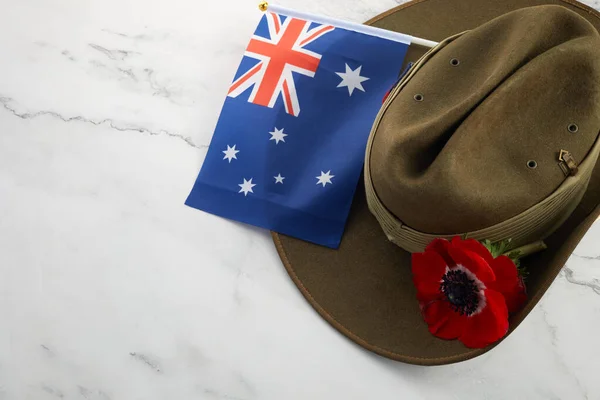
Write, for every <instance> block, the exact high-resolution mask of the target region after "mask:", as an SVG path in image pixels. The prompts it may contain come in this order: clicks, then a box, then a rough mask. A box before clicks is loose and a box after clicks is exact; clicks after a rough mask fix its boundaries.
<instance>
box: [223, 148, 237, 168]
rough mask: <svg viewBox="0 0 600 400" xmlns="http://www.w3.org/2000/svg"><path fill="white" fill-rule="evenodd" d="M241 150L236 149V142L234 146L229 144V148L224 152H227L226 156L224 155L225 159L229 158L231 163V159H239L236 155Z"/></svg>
mask: <svg viewBox="0 0 600 400" xmlns="http://www.w3.org/2000/svg"><path fill="white" fill-rule="evenodd" d="M239 152H240V151H239V150H236V149H235V144H234V145H233V147H229V145H227V150H223V153H224V154H225V157H223V160H229V163H231V160H232V159H233V158H235V159H236V160H237V157H236V156H235V155H236V154H237V153H239Z"/></svg>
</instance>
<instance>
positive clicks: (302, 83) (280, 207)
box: [186, 12, 408, 248]
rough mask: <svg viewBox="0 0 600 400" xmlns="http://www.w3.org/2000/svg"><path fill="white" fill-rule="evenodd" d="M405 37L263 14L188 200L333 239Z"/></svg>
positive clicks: (316, 239)
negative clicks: (395, 39)
mask: <svg viewBox="0 0 600 400" xmlns="http://www.w3.org/2000/svg"><path fill="white" fill-rule="evenodd" d="M407 48H408V43H405V42H399V41H394V40H390V39H385V38H382V37H379V36H374V35H368V34H364V33H359V32H356V31H353V30H349V29H344V28H340V27H338V26H334V25H327V24H318V23H315V22H311V21H307V20H305V19H300V18H295V17H288V16H285V15H281V14H276V13H271V12H269V13H265V14H264V15H263V17H262V19H261V20H260V22H259V24H258V26H257V29H256V31H255V33H254V35H253V36H252V38H251V39H250V41H249V43H248V46H247V49H246V51H245V53H244V57H243V59H242V60H241V63H240V65H239V68H238V70H237V73H236V75H235V77H234V79H233V81H232V83H231V86H230V88H229V91H228V93H227V97H226V99H225V102H224V105H223V108H222V110H221V114H220V116H219V120H218V122H217V126H216V129H215V132H214V134H213V138H212V141H211V143H210V147H209V149H208V153H207V155H206V159H205V160H204V163H203V165H202V168H201V170H200V173H199V174H198V177H197V179H196V182H195V183H194V186H193V188H192V191H191V193H190V194H189V196H188V198H187V200H186V205H188V206H190V207H194V208H197V209H199V210H203V211H205V212H208V213H211V214H215V215H218V216H221V217H224V218H228V219H232V220H236V221H240V222H244V223H247V224H251V225H254V226H258V227H262V228H266V229H270V230H273V231H276V232H279V233H282V234H285V235H289V236H293V237H296V238H299V239H302V240H306V241H309V242H313V243H317V244H320V245H323V246H327V247H331V248H337V247H338V246H339V243H340V241H341V237H342V235H343V232H344V227H345V224H346V220H347V217H348V213H349V210H350V206H351V203H352V198H353V196H354V192H355V189H356V186H357V183H358V179H359V177H360V174H361V171H362V168H363V161H364V152H365V147H366V142H367V139H368V135H369V132H370V130H371V126H372V124H373V121H374V119H375V116H376V114H377V112H378V111H379V108H380V107H381V104H382V99H383V97H384V95H385V93H386V92H387V91H388V90H389V89H390V88H391V86H392V85H393V84H394V83H395V82H396V80H397V79H398V73H399V71H400V68H401V66H402V63H403V60H404V56H405V54H406V50H407Z"/></svg>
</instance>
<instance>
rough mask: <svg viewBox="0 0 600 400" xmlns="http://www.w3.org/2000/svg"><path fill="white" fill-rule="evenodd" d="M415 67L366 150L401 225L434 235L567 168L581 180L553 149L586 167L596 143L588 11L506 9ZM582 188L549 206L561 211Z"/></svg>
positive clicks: (523, 203) (552, 188)
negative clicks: (583, 14)
mask: <svg viewBox="0 0 600 400" xmlns="http://www.w3.org/2000/svg"><path fill="white" fill-rule="evenodd" d="M419 68H420V69H419V70H417V71H416V72H415V73H414V75H413V76H412V77H411V78H410V80H409V81H407V82H406V84H405V86H404V87H402V89H401V90H399V91H398V92H397V93H396V95H395V96H394V97H393V98H392V99H390V101H389V104H388V106H387V108H385V110H382V115H381V117H380V120H379V124H378V125H377V126H376V127H374V130H373V132H372V138H371V141H372V147H371V148H370V153H369V154H368V155H367V157H368V160H369V164H370V165H369V168H370V179H371V180H372V186H373V189H374V192H375V193H376V195H377V197H378V200H379V201H380V202H381V203H382V204H383V205H384V207H385V208H386V209H387V210H388V211H389V212H390V213H391V214H393V215H394V216H395V217H396V218H397V219H398V220H399V221H400V222H401V224H402V225H403V226H407V227H410V228H411V229H413V230H415V231H418V232H424V233H426V234H430V235H436V234H439V235H452V234H463V233H467V232H474V231H478V230H484V229H486V228H488V227H492V226H495V225H497V224H502V223H503V222H504V221H507V220H509V219H511V218H513V217H515V216H517V215H519V214H521V213H524V212H527V210H529V209H531V208H532V207H535V206H536V204H539V203H541V202H542V201H543V200H544V199H547V198H548V197H549V196H552V195H553V194H555V193H556V191H557V190H559V188H563V187H565V182H566V180H567V179H572V180H579V181H580V182H579V183H578V185H579V186H580V187H584V186H585V185H586V184H587V180H589V174H587V175H586V174H575V175H573V176H571V175H569V174H566V173H565V170H564V166H563V168H561V165H560V161H559V159H558V157H559V154H561V150H563V151H567V152H569V153H570V154H571V155H572V159H573V160H575V161H576V162H578V163H579V164H581V163H587V164H592V167H591V168H592V169H593V164H595V162H596V158H597V156H598V152H599V151H600V146H598V145H597V142H598V134H599V132H600V36H599V35H598V32H597V31H596V29H595V28H594V27H593V26H592V25H591V24H590V23H589V22H588V21H587V20H585V19H584V18H583V17H581V16H579V15H578V14H577V13H575V12H573V11H570V10H568V9H566V8H564V7H561V6H536V7H529V8H524V9H520V10H517V11H513V12H511V13H508V14H505V15H503V16H500V17H498V18H495V19H493V20H491V21H490V22H488V23H486V24H484V25H481V26H480V27H478V28H476V29H474V30H472V31H468V32H466V33H465V34H463V35H460V36H458V37H457V38H455V39H453V40H452V41H451V42H450V43H448V44H447V45H445V46H443V47H442V48H440V49H439V51H437V52H436V53H435V54H433V55H432V56H431V58H430V59H428V60H427V61H426V62H424V63H423V64H422V65H421V66H420V67H419ZM416 94H421V95H422V100H421V101H415V98H414V97H415V95H416ZM574 126H575V127H576V129H574V128H573V127H574ZM532 166H534V167H532ZM588 169H589V168H588ZM560 190H562V189H560ZM582 193H583V192H582ZM580 198H581V196H578V195H573V196H571V198H570V200H569V201H570V203H569V204H568V205H565V206H564V207H563V209H561V210H558V211H557V210H550V211H548V212H546V214H549V213H556V212H560V213H562V214H564V216H557V220H558V219H562V220H564V219H565V218H566V217H568V214H570V212H572V209H573V208H574V207H575V206H576V204H574V202H578V200H579V199H580ZM568 207H571V209H566V208H568ZM538 214H539V213H538ZM542 214H543V213H542ZM546 214H544V215H545V216H544V217H543V218H545V219H549V218H550V217H548V215H546ZM555 219H556V218H555ZM380 222H381V221H380ZM530 222H532V223H535V221H530ZM546 222H547V221H546ZM555 222H556V221H555ZM548 223H550V222H548ZM384 225H385V224H383V223H382V226H384ZM554 225H556V224H555V223H554ZM556 228H557V226H552V229H556ZM384 230H385V226H384ZM550 233H552V232H551V229H550V228H548V229H546V231H545V232H544V235H546V236H547V235H549V234H550ZM532 235H533V236H544V235H541V234H540V232H537V233H535V234H532ZM542 238H543V237H539V238H536V237H533V238H532V237H526V238H524V239H527V240H531V239H535V240H539V239H542ZM407 250H414V249H407Z"/></svg>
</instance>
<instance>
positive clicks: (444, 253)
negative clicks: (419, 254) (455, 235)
mask: <svg viewBox="0 0 600 400" xmlns="http://www.w3.org/2000/svg"><path fill="white" fill-rule="evenodd" d="M449 248H450V242H449V241H448V240H446V239H440V238H438V239H434V240H433V241H432V242H431V243H429V244H428V245H427V247H425V252H428V251H432V252H434V253H437V254H439V255H440V256H441V257H442V258H443V259H444V261H446V265H448V267H450V268H452V267H454V261H453V260H452V257H450V254H449V253H448V249H449Z"/></svg>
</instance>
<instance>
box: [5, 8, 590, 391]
mask: <svg viewBox="0 0 600 400" xmlns="http://www.w3.org/2000/svg"><path fill="white" fill-rule="evenodd" d="M401 3H404V1H403V0H371V1H368V2H365V1H359V0H344V1H342V0H331V1H327V2H323V1H321V2H319V1H312V0H311V1H300V0H281V1H280V4H281V5H284V6H288V7H292V8H296V9H299V10H306V11H312V12H316V13H322V14H325V15H329V16H333V17H337V18H341V19H346V20H350V21H356V22H363V21H365V20H367V19H369V18H371V17H373V16H375V15H377V14H378V13H380V12H383V11H385V10H387V9H389V8H391V7H394V6H396V5H398V4H401ZM586 4H589V5H590V6H592V7H595V8H599V7H600V3H599V2H598V1H589V0H588V1H586ZM224 15H225V16H226V17H225V18H223V16H224ZM258 17H259V16H258V14H257V11H256V2H255V1H246V0H232V1H229V2H225V3H223V4H218V5H215V4H212V3H211V4H208V3H203V2H192V1H190V0H171V1H169V2H164V1H158V0H105V1H102V2H92V1H89V0H81V1H71V2H69V1H60V0H51V1H41V0H31V1H13V2H6V4H4V5H3V9H2V13H0V31H1V33H2V35H0V54H2V55H3V56H4V57H3V61H2V62H1V63H0V126H1V127H2V133H1V134H0V270H1V272H2V273H1V275H0V316H1V321H2V329H0V400H13V399H15V400H22V399H23V400H26V399H36V400H37V399H40V400H48V399H50V400H60V399H67V400H68V399H85V400H120V399H126V400H134V399H149V400H150V399H151V400H154V399H156V400H159V399H208V400H254V399H261V400H263V399H273V400H281V399H286V400H288V399H290V400H291V399H365V398H369V399H397V398H406V399H447V398H456V399H461V400H463V399H482V398H486V399H507V398H508V399H528V400H530V399H598V398H600V382H599V381H598V379H597V371H599V370H600V346H599V345H598V344H597V332H599V331H600V318H598V316H600V273H599V272H598V271H600V248H598V242H599V240H600V223H596V224H595V225H594V226H593V227H592V228H591V229H590V231H589V232H588V233H587V235H586V236H585V237H584V239H583V240H582V242H581V243H580V245H579V246H578V248H577V249H576V251H575V253H574V254H573V256H572V257H571V258H570V259H569V260H568V262H567V265H566V266H565V268H564V269H563V271H562V272H561V274H560V275H559V276H558V278H557V279H556V281H555V282H554V284H553V285H552V286H551V288H550V289H549V291H548V292H547V293H546V295H545V296H544V298H543V299H542V301H541V302H540V303H539V305H538V306H537V307H536V308H535V309H534V311H533V312H532V313H531V315H530V316H529V317H528V318H527V319H526V320H525V322H524V323H523V324H522V325H521V326H520V327H519V328H518V329H517V330H516V332H515V333H514V334H512V335H511V336H510V337H509V338H508V339H507V340H506V341H505V342H503V343H502V345H501V346H499V348H497V349H496V350H494V351H492V352H490V353H488V354H486V355H484V356H482V357H479V358H477V359H475V360H472V361H469V362H465V363H461V364H457V365H453V366H450V367H439V368H421V367H415V366H411V365H405V364H401V363H397V362H392V361H389V360H386V359H383V358H381V357H378V356H375V355H373V354H370V353H368V352H365V351H363V350H361V349H359V348H358V347H357V346H355V345H353V344H352V343H350V342H349V341H347V340H345V339H344V338H342V337H341V336H340V335H339V334H338V333H337V332H336V331H334V330H333V329H332V328H331V327H330V326H329V325H328V324H327V323H326V322H324V321H323V320H322V319H321V318H320V317H319V316H318V315H317V314H316V313H315V312H314V311H313V310H312V308H311V307H310V306H309V305H308V304H307V303H306V301H305V300H304V299H303V298H302V296H301V295H300V294H299V292H298V290H297V289H296V288H295V287H294V285H293V284H292V283H291V281H290V279H289V277H288V276H287V274H286V273H285V271H284V269H283V268H282V265H281V262H280V260H279V258H278V256H277V254H276V252H275V249H274V246H273V244H272V242H271V240H270V236H269V234H268V232H265V231H264V230H260V229H255V228H251V227H248V226H244V225H241V224H236V223H233V222H230V221H225V220H222V219H219V218H217V217H213V216H210V215H208V214H205V213H201V212H198V211H195V210H192V209H190V208H187V207H185V206H184V205H183V202H184V200H185V198H186V196H187V194H188V192H189V190H190V188H191V185H192V183H193V182H194V179H195V177H196V174H197V171H198V168H199V167H200V165H201V162H202V159H203V157H204V155H205V153H206V149H207V147H208V144H209V143H210V138H211V135H212V129H213V128H214V125H215V123H216V118H217V115H218V113H219V111H220V108H221V105H222V101H223V100H222V99H223V95H224V93H225V92H226V89H227V87H228V85H229V83H230V80H231V77H232V76H233V74H234V72H235V70H236V68H237V66H238V62H239V58H240V55H241V54H242V52H243V50H244V47H245V46H246V44H247V40H248V38H249V36H250V34H251V33H252V31H253V30H254V28H255V24H256V22H257V18H258ZM223 238H226V239H227V240H225V241H224V240H223Z"/></svg>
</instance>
